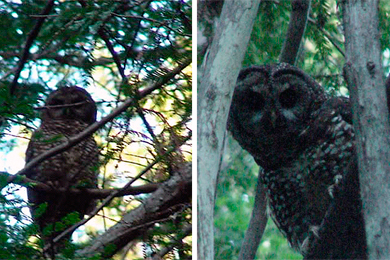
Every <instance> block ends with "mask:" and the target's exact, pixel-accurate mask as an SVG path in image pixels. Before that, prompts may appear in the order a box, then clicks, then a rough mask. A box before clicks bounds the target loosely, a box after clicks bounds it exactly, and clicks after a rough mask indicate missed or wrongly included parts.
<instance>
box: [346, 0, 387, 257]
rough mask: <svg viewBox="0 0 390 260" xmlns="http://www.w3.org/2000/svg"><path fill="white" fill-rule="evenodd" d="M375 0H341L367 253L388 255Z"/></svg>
mask: <svg viewBox="0 0 390 260" xmlns="http://www.w3.org/2000/svg"><path fill="white" fill-rule="evenodd" d="M378 2H379V1H378V0H353V1H352V0H348V1H345V0H344V1H341V5H342V9H343V17H344V21H343V22H344V29H345V47H346V57H347V63H346V65H345V68H344V70H345V77H346V79H347V82H348V86H349V90H350V95H351V102H352V109H353V124H354V129H355V134H356V148H357V153H358V168H359V176H360V183H361V186H360V187H361V189H360V190H361V196H362V200H363V213H364V219H365V228H366V234H367V245H368V253H369V259H390V179H389V177H388V176H389V174H390V164H389V161H390V122H389V114H388V110H387V107H386V98H385V97H386V93H385V84H384V80H383V74H382V66H381V64H382V62H381V49H380V43H379V26H378Z"/></svg>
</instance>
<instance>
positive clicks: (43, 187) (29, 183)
mask: <svg viewBox="0 0 390 260" xmlns="http://www.w3.org/2000/svg"><path fill="white" fill-rule="evenodd" d="M0 178H4V179H7V181H8V180H10V179H11V178H12V175H10V174H9V173H6V172H0ZM12 183H13V184H18V185H21V186H23V187H26V188H30V189H33V190H37V191H43V192H47V193H55V194H59V193H66V194H74V195H80V196H84V195H87V196H89V197H91V198H94V199H104V198H106V197H108V196H110V195H111V194H113V193H115V197H122V196H126V195H138V194H143V193H152V192H154V191H155V190H157V188H158V186H159V185H160V184H159V183H152V184H145V185H142V186H136V187H128V188H126V189H123V188H118V189H91V188H71V189H66V188H58V187H52V186H50V185H47V184H45V183H43V182H39V181H36V180H33V179H30V178H27V177H26V176H20V178H16V179H14V180H13V181H12Z"/></svg>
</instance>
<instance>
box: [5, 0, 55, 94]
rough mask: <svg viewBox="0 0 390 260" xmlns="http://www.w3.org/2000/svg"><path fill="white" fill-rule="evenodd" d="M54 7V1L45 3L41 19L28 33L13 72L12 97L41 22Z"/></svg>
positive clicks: (10, 88)
mask: <svg viewBox="0 0 390 260" xmlns="http://www.w3.org/2000/svg"><path fill="white" fill-rule="evenodd" d="M53 7H54V0H49V1H48V2H47V5H46V6H45V8H44V9H43V11H42V14H41V15H43V17H41V18H39V19H38V21H37V23H36V24H35V26H34V28H33V29H32V31H31V32H30V34H29V35H28V38H27V41H26V45H25V46H24V49H23V54H22V57H21V58H20V60H19V65H18V67H17V69H16V71H15V76H14V79H13V81H12V83H11V85H10V87H9V92H10V94H11V95H13V94H14V93H15V90H16V85H17V84H18V79H19V76H20V73H21V72H22V70H23V67H24V64H25V63H26V62H27V59H28V57H29V55H30V48H31V46H32V44H33V42H34V40H35V38H36V37H37V36H38V33H39V31H40V29H41V27H42V25H43V22H44V21H45V19H46V16H45V15H47V14H49V13H50V11H51V10H52V9H53Z"/></svg>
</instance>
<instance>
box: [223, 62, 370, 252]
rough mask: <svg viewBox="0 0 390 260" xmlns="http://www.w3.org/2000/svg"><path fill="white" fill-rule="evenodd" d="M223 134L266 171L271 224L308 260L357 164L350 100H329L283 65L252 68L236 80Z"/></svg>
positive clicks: (305, 77) (308, 79) (312, 83)
mask: <svg viewBox="0 0 390 260" xmlns="http://www.w3.org/2000/svg"><path fill="white" fill-rule="evenodd" d="M228 130H229V131H230V132H231V133H232V135H233V137H234V138H235V139H236V140H237V141H238V142H239V143H240V145H241V146H242V147H243V148H244V149H246V150H247V151H248V152H249V153H250V154H251V155H252V156H253V157H254V159H255V161H256V162H257V163H258V164H259V165H260V166H261V167H262V168H263V169H264V170H263V171H261V175H260V178H261V180H262V183H263V184H264V186H265V188H266V190H267V197H268V201H269V207H270V209H271V215H272V217H273V219H274V221H275V223H276V225H277V226H278V228H279V229H280V230H281V232H282V233H283V234H284V235H285V236H286V237H287V239H288V241H289V242H290V244H291V246H292V247H293V248H295V249H296V250H298V251H300V252H301V253H302V254H304V255H305V254H307V252H308V251H310V250H311V248H313V247H314V244H313V243H314V242H313V241H314V240H315V239H311V237H312V236H313V234H315V235H317V234H318V232H320V231H321V232H322V230H321V229H323V226H324V223H323V220H324V217H325V215H326V214H327V212H328V211H329V208H330V206H331V205H332V203H333V201H334V196H335V189H336V188H338V185H339V183H340V182H341V180H342V179H343V177H344V176H346V174H347V173H348V169H349V164H350V162H351V161H352V159H353V158H354V132H353V127H352V116H351V109H350V105H349V99H348V98H345V97H331V96H329V95H328V94H327V93H326V92H325V90H324V89H323V88H322V86H320V85H319V84H318V83H316V82H315V81H314V80H313V79H312V78H311V77H310V76H308V75H307V74H306V73H304V72H303V71H301V70H299V69H298V68H295V67H293V66H290V65H288V64H285V63H281V64H275V65H264V66H254V67H250V68H247V69H244V70H242V71H241V72H240V75H239V77H238V81H237V86H236V88H235V91H234V95H233V99H232V104H231V108H230V113H229V119H228ZM359 207H360V204H359V203H357V204H356V205H355V208H359ZM356 212H358V213H356ZM356 212H355V213H356V214H361V213H360V211H356ZM336 214H337V213H336ZM357 224H359V225H362V223H357ZM315 241H316V242H315V243H317V242H318V240H315ZM351 241H352V238H351ZM351 241H348V242H351ZM328 243H329V241H328ZM351 243H353V241H352V242H351ZM363 251H364V250H363ZM363 251H362V252H359V253H357V255H359V254H360V253H361V255H364V252H363ZM347 256H348V255H347ZM332 257H337V255H336V254H335V255H333V256H332Z"/></svg>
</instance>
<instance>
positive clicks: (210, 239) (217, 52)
mask: <svg viewBox="0 0 390 260" xmlns="http://www.w3.org/2000/svg"><path fill="white" fill-rule="evenodd" d="M259 4H260V0H230V1H226V2H225V3H224V6H223V8H222V13H221V17H220V22H219V24H218V26H217V28H216V33H215V36H214V39H213V42H212V44H211V48H210V51H209V52H208V53H206V57H205V58H204V62H203V64H202V66H201V67H200V75H202V77H201V78H199V85H198V86H199V88H198V101H199V102H198V128H197V129H198V198H197V199H198V259H207V260H210V259H213V258H214V247H213V245H214V228H213V227H214V222H213V215H214V199H215V188H216V183H217V177H218V172H219V170H220V164H221V157H222V150H223V145H224V139H225V134H226V121H227V115H228V112H229V106H230V101H231V97H232V93H233V88H234V84H235V82H236V79H237V76H238V72H239V70H240V68H241V62H242V60H243V58H244V54H245V50H246V48H247V45H248V41H249V38H250V34H251V31H252V27H253V22H254V20H255V17H256V14H257V10H258V7H259Z"/></svg>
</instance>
